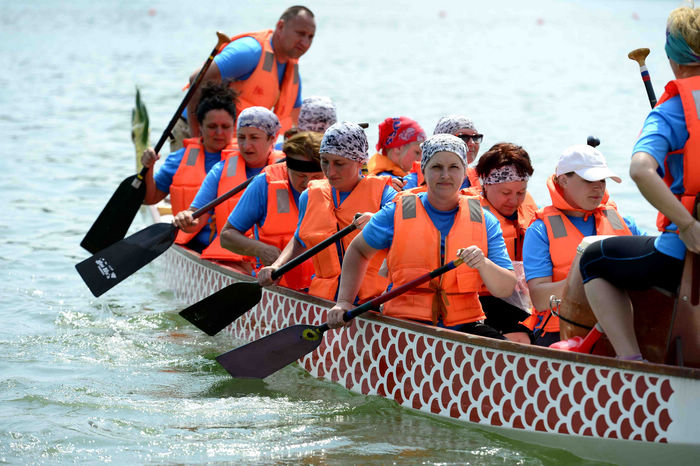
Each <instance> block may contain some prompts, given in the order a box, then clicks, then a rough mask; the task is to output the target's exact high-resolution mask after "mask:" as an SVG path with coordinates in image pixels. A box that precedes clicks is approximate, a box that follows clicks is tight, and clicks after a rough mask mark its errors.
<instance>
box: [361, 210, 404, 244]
mask: <svg viewBox="0 0 700 466" xmlns="http://www.w3.org/2000/svg"><path fill="white" fill-rule="evenodd" d="M395 212H396V203H395V202H390V203H388V204H386V205H384V207H382V208H381V210H379V212H377V213H376V214H374V215H372V218H371V219H370V220H369V222H367V225H365V227H364V228H363V229H362V237H363V238H364V239H365V241H367V244H369V245H370V246H372V247H373V248H374V249H386V248H388V247H390V246H391V242H392V240H393V239H394V213H395Z"/></svg>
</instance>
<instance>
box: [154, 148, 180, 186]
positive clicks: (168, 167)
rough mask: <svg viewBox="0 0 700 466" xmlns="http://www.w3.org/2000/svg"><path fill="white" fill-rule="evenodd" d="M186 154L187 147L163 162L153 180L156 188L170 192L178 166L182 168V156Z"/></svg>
mask: <svg viewBox="0 0 700 466" xmlns="http://www.w3.org/2000/svg"><path fill="white" fill-rule="evenodd" d="M184 155H185V148H184V147H183V148H182V149H178V150H176V151H175V152H173V153H172V154H170V155H168V157H167V158H166V159H165V161H164V162H163V165H162V166H161V167H160V168H159V169H158V171H157V172H156V173H155V175H153V181H155V184H156V188H158V190H159V191H163V192H164V193H169V192H170V185H171V184H173V177H174V176H175V172H176V171H177V169H178V168H180V162H182V157H183V156H184Z"/></svg>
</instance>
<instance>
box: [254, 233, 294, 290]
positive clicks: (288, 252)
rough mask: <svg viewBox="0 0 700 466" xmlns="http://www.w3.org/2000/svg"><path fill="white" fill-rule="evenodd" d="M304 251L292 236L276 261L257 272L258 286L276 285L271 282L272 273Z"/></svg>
mask: <svg viewBox="0 0 700 466" xmlns="http://www.w3.org/2000/svg"><path fill="white" fill-rule="evenodd" d="M304 251H306V248H305V247H304V246H302V245H301V243H299V241H297V239H296V237H294V236H293V237H292V239H291V240H290V241H289V243H287V245H286V246H285V247H284V249H283V250H282V252H281V253H280V255H279V256H278V257H277V259H276V260H275V261H274V262H273V263H272V264H271V265H268V266H266V267H263V268H262V269H260V271H258V283H259V284H260V286H269V285H272V284H274V283H276V282H275V281H273V280H272V272H274V271H275V270H277V269H279V268H280V267H281V266H283V265H284V264H286V263H287V262H289V261H290V260H292V259H294V258H295V257H297V256H298V255H299V254H301V253H303V252H304Z"/></svg>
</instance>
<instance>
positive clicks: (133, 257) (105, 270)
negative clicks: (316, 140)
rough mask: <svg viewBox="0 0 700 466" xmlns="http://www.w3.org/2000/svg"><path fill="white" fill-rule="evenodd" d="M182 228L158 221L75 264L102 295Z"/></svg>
mask: <svg viewBox="0 0 700 466" xmlns="http://www.w3.org/2000/svg"><path fill="white" fill-rule="evenodd" d="M253 178H254V177H250V178H248V179H247V180H246V181H244V182H243V183H241V184H239V185H238V186H236V187H235V188H233V189H232V190H230V191H228V192H227V193H225V194H222V195H221V196H219V197H217V198H216V199H214V200H213V201H211V202H209V203H208V204H207V205H205V206H204V207H202V208H201V209H198V210H197V211H195V212H194V213H192V218H198V217H201V216H202V215H204V214H205V213H207V212H208V211H210V210H211V209H213V208H214V207H216V206H217V205H219V204H221V203H222V202H224V201H225V200H227V199H229V198H231V197H232V196H235V195H236V194H238V193H239V192H241V191H243V190H244V189H245V188H246V187H247V186H248V185H249V184H250V182H251V181H253ZM177 230H178V228H177V227H176V226H175V225H173V224H171V223H156V224H154V225H151V226H149V227H146V228H144V229H143V230H141V231H139V232H136V233H134V234H133V235H131V236H129V237H127V238H124V239H122V240H121V241H117V242H116V243H114V244H112V245H111V246H109V247H107V248H106V249H104V250H102V251H100V252H98V253H97V254H94V255H93V256H91V257H89V258H87V259H85V260H84V261H82V262H81V263H79V264H77V265H76V266H75V268H76V269H77V270H78V273H79V274H80V276H81V277H82V278H83V281H84V282H85V284H86V285H87V286H88V288H90V291H92V294H93V295H95V296H101V295H102V294H104V293H105V292H107V291H109V290H110V289H112V288H113V287H114V286H116V285H117V284H119V283H120V282H121V281H122V280H124V279H125V278H127V277H129V276H131V275H132V274H133V273H134V272H136V271H137V270H139V269H140V268H141V267H143V266H144V265H146V264H148V263H149V262H151V261H152V260H153V259H155V258H156V257H158V256H160V255H161V254H163V252H165V251H166V250H167V249H168V248H169V247H170V246H171V245H172V244H173V242H174V241H175V235H176V234H177Z"/></svg>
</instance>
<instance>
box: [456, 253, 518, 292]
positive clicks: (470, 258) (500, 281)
mask: <svg viewBox="0 0 700 466" xmlns="http://www.w3.org/2000/svg"><path fill="white" fill-rule="evenodd" d="M459 257H461V258H462V260H464V263H465V265H467V266H468V267H471V268H473V269H476V270H478V271H479V275H481V280H483V282H484V285H486V288H488V290H489V292H490V293H491V294H492V295H493V296H495V297H497V298H507V297H508V296H510V295H512V294H513V290H515V284H516V283H517V279H516V278H515V272H513V271H512V270H508V269H504V268H503V267H500V266H498V265H496V264H495V263H494V262H493V261H491V259H489V258H488V257H486V256H484V252H483V251H482V250H481V249H480V248H479V247H478V246H469V247H468V248H465V249H462V251H461V252H460V254H459Z"/></svg>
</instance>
